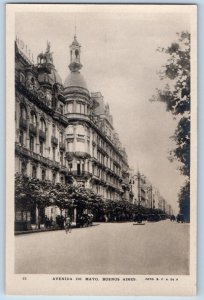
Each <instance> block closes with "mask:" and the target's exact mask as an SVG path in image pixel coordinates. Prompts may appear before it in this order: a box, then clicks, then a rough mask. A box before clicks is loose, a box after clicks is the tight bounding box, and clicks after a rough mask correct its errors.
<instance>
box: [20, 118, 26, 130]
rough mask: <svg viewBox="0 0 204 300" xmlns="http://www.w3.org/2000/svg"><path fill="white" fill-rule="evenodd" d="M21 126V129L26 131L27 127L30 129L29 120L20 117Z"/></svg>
mask: <svg viewBox="0 0 204 300" xmlns="http://www.w3.org/2000/svg"><path fill="white" fill-rule="evenodd" d="M19 126H20V128H22V129H24V130H26V129H27V127H28V124H27V120H26V119H24V118H22V117H20V122H19Z"/></svg>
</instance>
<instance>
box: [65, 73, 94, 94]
mask: <svg viewBox="0 0 204 300" xmlns="http://www.w3.org/2000/svg"><path fill="white" fill-rule="evenodd" d="M68 87H80V88H84V89H86V90H87V89H88V88H87V85H86V81H85V80H84V77H83V76H82V75H81V74H80V72H71V73H70V74H69V75H68V76H67V78H66V80H65V83H64V88H68Z"/></svg>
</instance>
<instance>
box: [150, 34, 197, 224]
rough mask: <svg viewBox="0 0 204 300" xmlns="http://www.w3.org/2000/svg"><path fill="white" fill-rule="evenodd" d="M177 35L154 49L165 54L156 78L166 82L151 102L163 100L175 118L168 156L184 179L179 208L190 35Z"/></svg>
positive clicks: (186, 147)
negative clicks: (164, 44)
mask: <svg viewBox="0 0 204 300" xmlns="http://www.w3.org/2000/svg"><path fill="white" fill-rule="evenodd" d="M177 37H178V39H177V41H176V42H174V43H172V44H171V45H170V46H169V47H167V48H159V49H158V50H159V51H160V52H162V53H165V54H166V55H167V62H166V64H165V66H163V68H162V70H161V71H160V79H161V80H166V81H167V82H166V84H165V86H164V88H163V89H157V93H156V95H155V96H153V97H152V99H151V101H160V102H163V103H165V104H166V110H167V111H169V112H171V113H172V114H173V116H174V117H175V119H177V121H178V124H177V128H176V130H175V132H174V135H173V137H172V138H173V140H174V141H175V145H176V146H175V148H174V149H172V150H171V151H170V157H169V159H170V161H173V160H178V161H179V162H180V163H181V167H180V171H181V173H182V174H183V175H184V176H186V178H187V179H186V183H185V186H184V187H182V188H181V190H180V194H179V207H180V211H183V210H182V207H183V206H186V203H189V205H190V183H189V177H190V105H191V92H190V34H189V33H188V32H181V33H178V34H177ZM188 186H189V188H187V187H188ZM183 190H185V193H183ZM184 194H185V196H184ZM185 214H186V218H187V219H190V215H189V214H190V209H189V210H185Z"/></svg>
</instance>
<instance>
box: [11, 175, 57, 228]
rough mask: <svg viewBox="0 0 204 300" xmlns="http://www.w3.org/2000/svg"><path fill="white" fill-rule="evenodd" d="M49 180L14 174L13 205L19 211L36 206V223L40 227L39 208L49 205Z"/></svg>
mask: <svg viewBox="0 0 204 300" xmlns="http://www.w3.org/2000/svg"><path fill="white" fill-rule="evenodd" d="M51 186H52V185H51V183H50V182H49V181H40V180H39V179H36V178H30V177H27V176H23V175H21V174H18V173H17V174H16V175H15V205H16V208H17V209H19V210H20V211H28V210H31V208H32V207H35V208H36V225H37V226H38V228H40V216H39V211H40V209H44V208H45V207H46V206H49V205H51V204H52V203H51V197H50V189H51Z"/></svg>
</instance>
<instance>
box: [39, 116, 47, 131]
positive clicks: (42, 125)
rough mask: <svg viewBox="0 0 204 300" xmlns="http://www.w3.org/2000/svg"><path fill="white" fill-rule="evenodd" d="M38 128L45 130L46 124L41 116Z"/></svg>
mask: <svg viewBox="0 0 204 300" xmlns="http://www.w3.org/2000/svg"><path fill="white" fill-rule="evenodd" d="M40 129H41V130H42V131H44V132H45V129H46V124H45V120H44V119H43V118H40Z"/></svg>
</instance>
